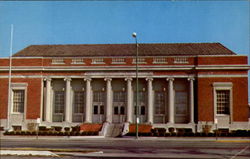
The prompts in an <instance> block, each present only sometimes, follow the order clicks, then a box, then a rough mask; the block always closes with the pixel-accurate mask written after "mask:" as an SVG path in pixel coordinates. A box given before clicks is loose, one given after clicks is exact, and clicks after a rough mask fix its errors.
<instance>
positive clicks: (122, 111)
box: [120, 107, 125, 115]
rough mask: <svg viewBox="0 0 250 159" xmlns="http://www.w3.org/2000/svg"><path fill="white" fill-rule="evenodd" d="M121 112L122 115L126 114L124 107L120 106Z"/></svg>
mask: <svg viewBox="0 0 250 159" xmlns="http://www.w3.org/2000/svg"><path fill="white" fill-rule="evenodd" d="M120 114H121V115H124V114H125V111H124V107H120Z"/></svg>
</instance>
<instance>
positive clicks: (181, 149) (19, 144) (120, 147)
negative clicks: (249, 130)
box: [1, 139, 250, 159]
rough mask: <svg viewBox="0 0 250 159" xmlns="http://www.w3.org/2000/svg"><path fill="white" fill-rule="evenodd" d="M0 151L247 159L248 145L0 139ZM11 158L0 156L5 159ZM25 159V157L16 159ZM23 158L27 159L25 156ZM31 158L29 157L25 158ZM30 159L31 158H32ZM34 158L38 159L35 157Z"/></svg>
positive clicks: (98, 156)
mask: <svg viewBox="0 0 250 159" xmlns="http://www.w3.org/2000/svg"><path fill="white" fill-rule="evenodd" d="M1 147H2V148H10V149H11V148H23V147H32V148H53V149H55V148H56V149H84V150H97V151H102V152H103V154H88V155H86V154H80V153H75V154H74V155H75V156H74V157H72V156H64V157H61V158H63V159H78V158H130V159H133V158H192V159H194V158H209V159H212V158H216V159H217V158H224V159H249V158H250V143H249V142H235V141H232V142H230V141H222V142H216V141H167V140H153V139H152V140H134V139H86V140H82V139H81V140H77V139H75V140H65V139H64V140H44V139H43V140H30V139H20V140H10V139H3V140H1ZM9 157H12V158H13V159H15V157H13V156H5V157H3V156H1V159H9ZM19 158H25V157H19ZM26 158H27V157H26ZM28 158H29V159H31V157H28ZM32 159H33V158H32ZM37 159H40V158H39V157H38V158H37Z"/></svg>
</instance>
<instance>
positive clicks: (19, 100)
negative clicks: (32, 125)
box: [13, 90, 24, 113]
mask: <svg viewBox="0 0 250 159" xmlns="http://www.w3.org/2000/svg"><path fill="white" fill-rule="evenodd" d="M13 112H15V113H23V112H24V90H13Z"/></svg>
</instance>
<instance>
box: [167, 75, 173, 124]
mask: <svg viewBox="0 0 250 159" xmlns="http://www.w3.org/2000/svg"><path fill="white" fill-rule="evenodd" d="M167 81H168V123H170V124H174V115H175V114H174V87H173V81H174V78H167Z"/></svg>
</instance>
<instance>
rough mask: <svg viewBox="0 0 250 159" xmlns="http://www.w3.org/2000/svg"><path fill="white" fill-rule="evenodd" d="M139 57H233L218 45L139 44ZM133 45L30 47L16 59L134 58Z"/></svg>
mask: <svg viewBox="0 0 250 159" xmlns="http://www.w3.org/2000/svg"><path fill="white" fill-rule="evenodd" d="M138 46H139V47H138V50H139V55H140V56H188V55H235V53H234V52H232V51H231V50H229V49H228V48H226V47H225V46H223V45H222V44H220V43H154V44H145V43H144V44H139V45H138ZM135 52H136V45H135V44H79V45H30V46H28V47H26V48H24V49H23V50H21V51H19V52H17V53H16V54H14V55H13V56H16V57H77V56H78V57H80V56H81V57H89V56H104V57H105V56H134V55H135Z"/></svg>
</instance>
